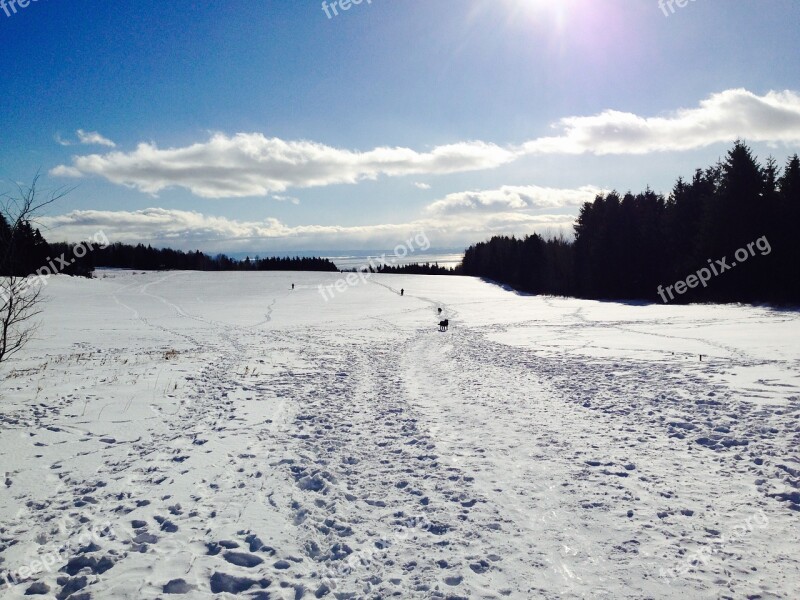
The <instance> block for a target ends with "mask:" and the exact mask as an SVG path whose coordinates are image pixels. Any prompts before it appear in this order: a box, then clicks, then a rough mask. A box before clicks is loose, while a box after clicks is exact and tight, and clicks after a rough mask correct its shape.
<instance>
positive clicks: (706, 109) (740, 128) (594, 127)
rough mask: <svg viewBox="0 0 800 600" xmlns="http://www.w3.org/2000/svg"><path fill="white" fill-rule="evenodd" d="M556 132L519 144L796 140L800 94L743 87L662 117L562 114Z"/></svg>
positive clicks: (548, 149) (565, 148) (581, 146)
mask: <svg viewBox="0 0 800 600" xmlns="http://www.w3.org/2000/svg"><path fill="white" fill-rule="evenodd" d="M555 127H556V128H557V129H561V130H562V131H561V133H560V134H559V135H556V136H551V137H542V138H538V139H535V140H532V141H530V142H527V143H525V144H523V145H522V146H521V148H520V149H521V151H522V152H524V153H526V154H583V153H592V154H647V153H650V152H663V151H682V150H691V149H694V148H701V147H704V146H709V145H711V144H715V143H719V142H732V141H733V140H735V139H737V138H744V139H746V140H748V141H751V142H771V143H789V144H794V143H798V142H800V95H798V94H797V93H796V92H792V91H784V92H769V93H767V94H765V95H764V96H757V95H756V94H753V93H752V92H749V91H747V90H744V89H734V90H727V91H724V92H721V93H719V94H713V95H712V96H710V97H709V98H707V99H705V100H703V101H701V102H700V106H699V107H697V108H688V109H680V110H678V111H676V112H675V113H673V114H670V115H668V116H663V117H642V116H639V115H635V114H633V113H627V112H619V111H615V110H606V111H604V112H601V113H599V114H597V115H593V116H588V117H566V118H564V119H561V120H560V121H559V122H558V123H557V124H556V125H555Z"/></svg>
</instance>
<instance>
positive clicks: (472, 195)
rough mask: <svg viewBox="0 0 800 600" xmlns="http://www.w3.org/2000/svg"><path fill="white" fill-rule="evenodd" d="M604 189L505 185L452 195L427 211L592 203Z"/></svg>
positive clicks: (513, 209)
mask: <svg viewBox="0 0 800 600" xmlns="http://www.w3.org/2000/svg"><path fill="white" fill-rule="evenodd" d="M604 191H605V190H602V189H600V188H598V187H595V186H591V185H585V186H582V187H579V188H576V189H563V188H548V187H540V186H536V185H528V186H513V185H504V186H502V187H500V188H497V189H493V190H477V191H468V192H455V193H452V194H448V195H447V196H445V197H444V198H442V199H441V200H437V201H435V202H433V203H432V204H430V205H428V207H427V208H426V211H427V212H429V213H432V214H457V213H465V212H497V211H508V210H512V211H518V210H536V209H545V208H547V209H552V208H563V207H567V206H580V205H582V204H583V203H584V202H591V201H592V200H594V198H595V196H597V195H598V194H600V193H603V192H604Z"/></svg>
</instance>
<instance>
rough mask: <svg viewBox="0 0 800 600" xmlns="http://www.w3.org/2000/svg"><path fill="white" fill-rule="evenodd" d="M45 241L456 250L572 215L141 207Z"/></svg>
mask: <svg viewBox="0 0 800 600" xmlns="http://www.w3.org/2000/svg"><path fill="white" fill-rule="evenodd" d="M40 221H41V224H42V225H43V226H44V227H45V228H46V229H47V230H48V231H47V233H46V236H47V238H48V239H50V240H53V241H56V240H65V241H70V242H78V241H81V240H86V239H90V238H93V237H95V236H96V234H97V233H98V232H101V231H102V232H103V233H104V234H105V236H107V237H108V238H109V239H110V240H111V241H112V242H126V243H139V242H143V243H150V244H154V245H157V246H169V247H172V248H176V249H184V250H194V249H201V250H204V251H206V252H217V251H225V252H231V251H237V250H242V251H252V250H264V251H265V250H270V249H273V250H290V249H295V250H297V249H308V248H313V247H321V246H324V247H329V248H340V249H351V248H358V247H369V248H391V247H394V246H395V245H396V244H398V243H399V242H400V241H402V240H404V239H406V238H407V237H408V236H409V235H413V234H414V233H416V232H419V231H425V232H426V233H427V234H428V236H429V238H430V239H431V241H432V243H433V244H434V245H435V246H439V247H444V246H452V245H461V244H467V243H471V242H474V241H476V240H481V239H484V238H486V237H489V236H491V235H493V234H499V233H503V234H511V233H515V234H518V235H521V234H526V233H533V232H534V231H542V230H553V229H560V228H561V229H563V228H570V227H571V226H572V224H573V223H574V216H572V215H554V214H546V215H531V214H526V213H520V212H509V213H502V212H500V213H493V214H490V215H480V216H478V215H455V216H453V217H451V218H448V219H446V220H445V219H442V218H438V217H431V218H423V219H418V220H414V221H410V222H407V223H384V224H377V225H362V226H341V225H299V226H289V225H286V224H284V223H282V222H281V221H279V220H278V219H274V218H269V219H265V220H263V221H238V220H235V219H229V218H225V217H217V216H211V215H205V214H202V213H199V212H195V211H182V210H170V209H165V208H148V209H144V210H138V211H100V210H78V211H73V212H70V213H68V214H64V215H59V216H50V217H45V218H42V219H40Z"/></svg>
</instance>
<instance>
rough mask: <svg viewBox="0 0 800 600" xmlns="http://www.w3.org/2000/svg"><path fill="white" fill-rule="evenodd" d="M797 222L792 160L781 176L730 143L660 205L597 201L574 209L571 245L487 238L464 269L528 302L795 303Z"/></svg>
mask: <svg viewBox="0 0 800 600" xmlns="http://www.w3.org/2000/svg"><path fill="white" fill-rule="evenodd" d="M799 223H800V159H798V156H797V154H795V155H794V156H791V157H790V158H789V159H788V160H787V161H786V164H785V166H784V167H783V168H780V167H779V166H778V164H777V163H776V161H775V160H774V159H773V158H769V159H767V160H766V162H765V163H764V164H760V163H759V162H758V160H757V159H756V158H755V157H754V155H753V153H752V151H751V150H750V148H748V146H747V145H746V144H745V143H744V142H741V141H737V142H736V143H735V144H734V145H733V147H732V148H731V149H730V150H729V151H728V153H727V155H726V156H725V158H724V159H723V160H721V161H719V162H718V163H717V164H715V165H713V166H711V167H708V168H705V169H697V170H696V171H695V173H694V175H693V177H692V178H691V180H689V181H687V180H684V179H683V178H679V179H678V180H677V182H676V183H675V185H674V187H673V188H672V191H671V193H670V194H669V196H667V197H664V196H663V195H661V194H656V193H655V192H653V191H652V190H651V189H649V188H647V189H646V190H644V191H643V192H640V193H638V194H633V193H631V192H628V193H626V194H624V195H620V194H619V193H618V192H610V193H608V194H602V195H598V196H597V197H596V198H595V200H594V201H593V202H587V203H585V204H584V205H583V206H582V207H581V209H580V213H579V216H578V219H577V222H576V224H575V239H574V241H571V240H567V239H565V238H563V237H559V238H553V239H544V238H542V237H541V236H539V235H532V236H527V237H524V238H521V239H520V238H516V237H503V236H501V237H494V238H492V239H491V240H489V241H488V242H483V243H479V244H476V245H474V246H471V247H470V248H468V249H467V251H466V253H465V256H464V262H463V269H462V271H463V274H465V275H474V276H478V277H486V278H490V279H493V280H495V281H498V282H502V283H506V284H509V285H511V286H513V287H515V288H517V289H519V290H522V291H526V292H531V293H536V294H557V295H570V296H577V297H582V298H593V299H643V300H655V301H658V302H664V301H670V302H672V301H675V302H775V303H797V302H800V238H798V235H797V232H796V228H797V227H798V224H799ZM734 265H735V266H734ZM706 274H708V277H705V275H706ZM698 275H699V277H698ZM687 283H688V285H687ZM692 284H694V285H692ZM669 286H672V287H671V288H670V289H669V290H666V288H667V287H669ZM665 291H667V292H668V294H669V295H667V294H666V293H665Z"/></svg>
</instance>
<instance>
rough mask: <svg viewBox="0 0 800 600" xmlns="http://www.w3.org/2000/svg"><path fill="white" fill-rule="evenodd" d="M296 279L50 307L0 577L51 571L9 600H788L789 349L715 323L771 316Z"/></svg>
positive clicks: (7, 515)
mask: <svg viewBox="0 0 800 600" xmlns="http://www.w3.org/2000/svg"><path fill="white" fill-rule="evenodd" d="M320 277H327V276H323V275H299V274H291V275H288V274H287V275H275V276H265V277H263V278H258V277H254V278H248V277H243V276H241V275H238V276H219V275H218V276H213V275H203V274H172V275H169V276H167V277H164V276H163V275H156V274H153V275H140V276H132V275H116V276H114V277H110V278H109V279H108V280H107V281H104V280H100V281H93V282H89V283H88V284H85V285H79V284H81V282H76V281H73V280H61V279H60V278H59V280H58V281H57V282H55V283H54V285H53V286H52V292H51V293H53V294H55V295H57V296H59V297H60V298H61V299H62V300H63V299H69V300H70V301H71V302H72V303H73V304H72V306H73V308H67V309H66V311H65V312H61V313H55V312H51V313H48V315H47V318H48V320H47V322H46V323H45V326H46V328H47V330H48V331H53V332H54V333H55V335H56V339H55V340H41V341H40V342H37V344H38V345H37V346H35V347H32V348H31V349H30V353H29V354H28V355H27V356H26V357H24V360H23V361H22V362H20V363H18V364H17V365H15V371H14V372H12V373H10V374H7V377H6V379H5V380H4V384H3V385H4V389H3V396H4V400H3V404H2V406H0V427H1V428H2V429H1V430H0V431H2V443H0V458H2V464H3V467H4V468H3V471H4V472H5V474H6V482H7V483H6V485H5V486H4V487H2V488H0V489H2V494H0V515H1V516H2V520H1V521H0V522H1V523H2V525H1V526H0V574H1V573H3V572H5V573H6V574H7V573H9V572H13V573H18V569H19V568H20V567H22V566H26V565H31V564H32V562H33V561H35V560H37V559H38V558H40V557H42V556H46V555H48V553H49V554H51V555H54V554H55V555H57V558H56V559H55V562H54V564H53V565H52V566H51V567H49V568H48V569H44V570H42V572H40V573H36V574H32V575H29V576H28V577H27V578H26V579H25V581H24V582H22V583H21V584H20V585H18V586H14V587H12V588H10V589H8V590H5V593H6V594H7V595H8V596H9V597H20V598H21V597H23V595H24V593H25V592H26V591H27V590H29V589H30V588H31V586H39V587H37V588H35V589H44V588H43V587H42V586H44V587H47V589H48V590H49V593H51V594H52V595H55V596H56V597H58V598H60V599H64V598H67V597H68V596H69V595H70V594H72V596H71V597H72V598H77V597H78V596H79V595H80V594H88V596H86V597H87V598H88V597H91V598H158V597H162V596H163V595H164V594H167V593H168V594H179V595H180V594H184V595H186V596H187V597H191V598H206V597H207V598H212V597H221V596H218V594H222V593H223V592H226V593H228V594H234V595H236V596H240V597H243V598H267V597H270V598H314V597H337V598H383V597H387V596H392V595H399V596H400V597H404V598H442V599H445V598H450V599H456V598H642V597H659V598H661V597H663V598H670V597H674V598H679V597H686V596H688V597H708V596H713V597H716V596H726V595H727V596H730V597H744V596H747V595H750V596H756V595H760V597H762V598H771V597H772V598H779V597H787V596H791V595H796V594H797V593H800V589H798V587H797V586H798V583H797V582H798V581H800V557H798V554H797V549H796V539H798V533H800V529H798V524H797V518H798V511H797V507H798V505H800V499H798V497H797V487H798V469H800V460H798V456H797V450H796V449H797V447H798V442H800V426H798V419H797V411H798V405H799V404H800V400H798V394H799V392H798V390H800V386H798V373H799V372H800V365H798V361H797V356H798V354H797V352H795V350H796V349H797V348H796V346H795V347H794V348H792V347H789V348H788V349H787V350H788V352H784V353H783V354H781V353H774V352H772V353H768V352H766V351H765V350H764V349H763V348H762V347H761V346H758V344H757V343H755V339H756V338H755V337H753V338H749V339H751V340H753V341H748V342H746V343H743V342H742V341H741V339H740V338H737V336H736V335H732V334H731V332H730V328H729V326H727V325H725V322H726V321H725V319H728V321H729V322H730V323H732V324H734V325H735V326H736V327H739V328H740V329H741V328H744V329H745V330H746V331H747V332H757V331H760V330H763V329H764V328H772V329H771V330H770V331H773V330H774V331H778V330H779V329H780V330H787V331H788V333H789V337H788V338H787V339H788V340H791V339H792V338H791V334H792V332H794V335H796V333H797V332H798V319H797V318H796V317H793V316H792V315H786V314H774V315H773V314H770V313H769V312H767V311H763V310H761V309H748V308H736V309H725V310H723V311H720V310H717V312H716V313H710V312H707V311H706V310H705V309H699V308H698V309H693V308H691V307H686V308H679V309H678V311H679V312H678V313H674V314H673V313H671V317H670V318H671V322H672V324H670V325H667V323H668V322H669V321H668V320H667V318H665V317H664V316H663V315H661V314H660V313H659V314H656V313H653V312H652V311H654V310H655V309H644V311H642V310H639V308H640V307H625V306H614V305H609V306H608V307H604V306H602V305H600V306H598V304H597V303H585V302H580V301H562V300H555V299H537V298H528V297H519V296H515V295H513V294H508V293H506V292H503V291H501V290H497V289H496V288H492V287H491V286H488V285H487V284H484V283H481V282H477V281H474V280H460V279H459V280H457V279H454V278H436V277H427V278H426V277H405V278H403V277H400V276H396V277H397V278H396V279H392V278H391V277H392V276H387V277H386V278H381V277H379V276H375V278H374V281H373V283H374V284H377V285H366V286H362V287H361V288H357V289H352V290H349V291H348V292H346V293H344V294H342V295H341V296H340V297H337V298H335V299H334V300H332V301H331V302H330V303H329V304H324V305H323V304H322V303H321V302H320V298H319V296H318V295H317V294H316V291H315V290H316V283H317V279H318V278H320ZM290 278H291V281H298V282H299V283H300V285H299V286H298V289H297V290H295V291H287V290H288V289H289V282H290ZM389 282H390V283H389ZM89 286H91V287H89ZM459 286H460V287H459ZM387 287H388V288H394V287H397V288H398V289H399V287H405V289H406V291H407V293H406V296H405V297H404V298H400V297H399V296H397V295H396V294H392V293H391V289H385V288H387ZM64 304H65V303H64V302H60V303H59V305H60V306H64ZM438 307H442V308H443V309H444V311H445V313H446V314H445V316H446V317H448V318H450V320H451V330H450V331H449V332H448V333H440V332H439V331H438V330H437V329H436V323H437V322H438V315H437V313H436V309H437V308H438ZM656 308H658V309H659V310H665V309H662V308H661V307H656ZM70 311H71V312H70ZM648 311H651V312H648ZM693 311H694V312H693ZM643 312H644V313H645V314H643ZM87 313H88V314H92V315H93V317H94V321H93V324H94V326H93V328H92V329H90V330H86V328H85V324H86V320H85V318H83V317H85V314H87ZM710 314H715V318H716V320H714V321H713V322H712V321H711V319H710V318H709V315H710ZM676 315H677V317H678V318H677V319H676V318H675V317H676ZM748 319H753V320H756V319H757V320H759V321H758V325H757V326H752V325H750V324H748V322H747V320H748ZM698 323H703V324H704V327H705V328H706V329H705V330H704V331H707V332H709V333H711V334H713V335H706V336H705V337H704V336H703V335H702V331H701V332H700V334H698ZM747 335H751V336H752V333H747ZM794 339H795V340H796V339H797V338H796V337H795V338H794ZM653 340H658V342H657V343H654V341H653ZM762 343H763V342H762ZM709 349H716V355H715V356H713V357H712V359H711V361H710V362H707V363H703V364H702V365H701V364H700V363H699V361H697V362H695V361H693V360H690V357H693V356H694V354H695V352H696V351H697V350H701V351H705V352H706V353H707V354H711V352H709ZM697 353H698V354H699V352H697ZM768 357H772V358H768ZM749 373H754V374H755V375H756V376H755V378H752V377H750V376H749V375H743V374H749Z"/></svg>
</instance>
